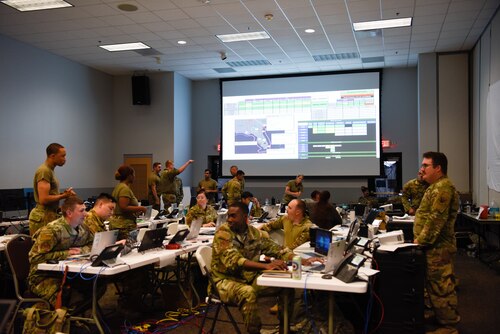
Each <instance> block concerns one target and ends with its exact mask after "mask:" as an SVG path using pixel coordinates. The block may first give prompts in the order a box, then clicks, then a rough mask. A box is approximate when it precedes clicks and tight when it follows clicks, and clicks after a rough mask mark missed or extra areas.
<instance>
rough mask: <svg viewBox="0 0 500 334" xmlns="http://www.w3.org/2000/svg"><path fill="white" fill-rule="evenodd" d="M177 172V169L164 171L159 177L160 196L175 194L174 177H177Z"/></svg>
mask: <svg viewBox="0 0 500 334" xmlns="http://www.w3.org/2000/svg"><path fill="white" fill-rule="evenodd" d="M179 174H180V173H179V170H178V169H177V168H174V169H170V170H168V169H165V170H164V171H163V172H162V173H161V175H160V194H173V195H175V194H176V193H177V192H176V188H175V186H176V184H175V177H176V176H177V175H179Z"/></svg>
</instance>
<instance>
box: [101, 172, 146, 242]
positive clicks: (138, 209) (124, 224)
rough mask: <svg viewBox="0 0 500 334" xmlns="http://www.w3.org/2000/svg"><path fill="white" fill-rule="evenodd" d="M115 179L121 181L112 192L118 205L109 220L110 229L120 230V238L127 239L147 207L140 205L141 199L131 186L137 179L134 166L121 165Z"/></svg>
mask: <svg viewBox="0 0 500 334" xmlns="http://www.w3.org/2000/svg"><path fill="white" fill-rule="evenodd" d="M115 179H116V180H119V181H120V183H118V184H117V185H116V187H115V189H113V193H112V195H113V197H114V198H115V200H116V203H117V205H116V207H115V212H114V214H113V216H112V217H111V219H110V220H109V229H110V230H119V231H120V232H119V233H118V239H127V238H128V234H129V233H130V231H133V230H135V229H136V228H137V222H136V218H137V216H138V215H140V214H141V213H146V207H145V206H140V205H139V201H138V200H137V198H136V197H135V195H134V192H133V191H132V189H131V188H130V185H131V184H132V183H134V180H135V171H134V169H133V168H132V167H130V166H127V165H122V166H120V168H118V170H117V171H116V173H115Z"/></svg>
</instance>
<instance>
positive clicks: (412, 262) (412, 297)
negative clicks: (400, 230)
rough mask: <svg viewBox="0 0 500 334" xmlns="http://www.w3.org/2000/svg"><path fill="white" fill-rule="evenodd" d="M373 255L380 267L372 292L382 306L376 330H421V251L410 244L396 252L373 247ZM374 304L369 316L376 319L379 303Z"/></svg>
mask: <svg viewBox="0 0 500 334" xmlns="http://www.w3.org/2000/svg"><path fill="white" fill-rule="evenodd" d="M374 259H375V261H376V262H377V264H378V269H379V270H380V272H379V273H378V274H377V276H378V277H377V279H376V281H375V292H376V293H377V295H378V296H379V297H380V300H381V301H382V303H383V307H384V315H383V322H382V323H381V325H380V327H379V328H378V330H377V333H383V334H396V333H397V334H400V333H405V334H410V333H415V334H417V333H419V334H420V333H424V282H425V254H424V252H423V251H422V250H420V249H417V248H413V247H412V248H403V249H400V250H398V251H396V252H382V251H377V252H375V254H374ZM375 304H376V303H375ZM375 304H374V306H373V311H372V320H373V321H374V322H378V319H380V317H381V307H380V305H375Z"/></svg>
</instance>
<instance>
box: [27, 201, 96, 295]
mask: <svg viewBox="0 0 500 334" xmlns="http://www.w3.org/2000/svg"><path fill="white" fill-rule="evenodd" d="M62 212H63V216H62V217H60V218H58V219H57V220H54V221H53V222H50V223H49V224H47V225H46V226H44V227H42V228H41V229H39V230H38V231H37V232H36V233H35V235H34V236H33V240H34V244H33V247H32V248H31V251H30V253H29V260H30V272H29V276H28V284H29V287H30V289H31V291H32V292H33V293H35V294H36V295H38V296H40V297H41V298H43V299H45V300H47V301H48V302H49V303H50V304H51V305H54V304H55V301H56V296H57V293H58V292H59V289H60V286H61V280H62V274H61V273H60V272H43V271H38V270H37V266H38V264H39V263H43V262H46V261H47V260H64V259H66V258H67V257H68V256H70V255H77V254H81V253H88V252H90V249H91V247H92V242H93V234H92V232H91V231H90V230H89V229H88V228H87V226H85V225H84V224H82V223H83V220H84V218H85V216H86V215H87V213H86V212H85V205H84V204H83V201H82V200H81V199H79V198H77V197H75V196H71V197H68V199H66V201H65V202H64V204H63V205H62ZM78 283H81V282H78ZM83 285H85V284H83ZM83 285H78V284H75V285H74V288H75V289H78V290H81V289H79V288H83ZM85 288H86V289H87V292H90V293H91V291H92V290H91V289H90V290H88V288H89V287H88V286H86V287H85ZM84 290H85V289H83V291H84Z"/></svg>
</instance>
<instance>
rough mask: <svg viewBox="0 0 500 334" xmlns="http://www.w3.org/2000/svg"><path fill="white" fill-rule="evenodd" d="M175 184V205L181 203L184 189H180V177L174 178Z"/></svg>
mask: <svg viewBox="0 0 500 334" xmlns="http://www.w3.org/2000/svg"><path fill="white" fill-rule="evenodd" d="M174 183H175V201H176V203H177V204H179V203H180V202H182V200H183V198H184V189H182V179H181V178H180V177H177V176H176V177H174Z"/></svg>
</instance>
